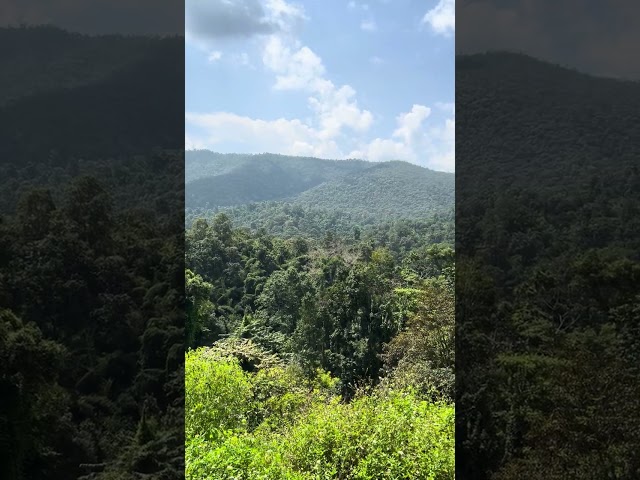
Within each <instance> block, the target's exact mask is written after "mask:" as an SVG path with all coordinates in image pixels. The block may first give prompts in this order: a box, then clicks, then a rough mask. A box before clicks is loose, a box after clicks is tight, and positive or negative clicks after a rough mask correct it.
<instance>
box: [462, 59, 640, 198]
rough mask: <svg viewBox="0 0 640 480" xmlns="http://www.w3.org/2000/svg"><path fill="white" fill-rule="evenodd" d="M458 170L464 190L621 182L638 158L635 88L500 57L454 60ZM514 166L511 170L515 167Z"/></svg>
mask: <svg viewBox="0 0 640 480" xmlns="http://www.w3.org/2000/svg"><path fill="white" fill-rule="evenodd" d="M456 98H457V100H456V103H458V104H459V105H464V106H465V110H462V108H461V110H460V111H461V116H460V117H459V118H458V119H457V123H456V128H457V132H456V133H457V134H458V135H464V141H458V142H457V143H456V159H457V161H458V163H459V166H460V168H458V169H457V172H458V178H459V180H460V181H463V182H468V183H465V185H474V186H475V185H477V186H478V187H480V188H483V186H482V185H483V184H486V183H487V182H489V183H491V184H496V185H501V187H502V186H504V185H511V186H525V185H528V184H530V182H532V181H533V182H535V184H536V187H537V188H541V187H544V188H550V189H552V190H556V191H562V190H563V188H564V186H565V185H567V184H568V183H569V182H568V180H569V179H571V182H570V183H571V185H572V188H573V189H575V188H577V187H578V186H579V185H583V186H588V185H589V182H591V180H593V179H599V178H601V177H602V176H603V174H604V172H607V174H610V173H612V172H613V173H614V174H615V175H619V174H622V175H625V173H624V171H625V169H629V168H633V167H634V166H635V165H637V158H638V155H639V154H640V83H639V82H633V81H623V80H616V79H611V78H600V77H594V76H591V75H587V74H583V73H581V72H578V71H576V70H572V69H569V68H565V67H562V66H560V65H554V64H550V63H547V62H543V61H541V60H537V59H534V58H532V57H529V56H526V55H523V54H515V53H505V52H492V53H486V54H476V55H464V56H459V57H458V58H457V59H456ZM516 165H517V168H514V167H515V166H516Z"/></svg>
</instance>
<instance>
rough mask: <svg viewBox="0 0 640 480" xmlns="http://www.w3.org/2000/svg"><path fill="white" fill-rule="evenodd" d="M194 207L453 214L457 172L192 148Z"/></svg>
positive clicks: (190, 196)
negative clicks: (268, 205) (281, 205)
mask: <svg viewBox="0 0 640 480" xmlns="http://www.w3.org/2000/svg"><path fill="white" fill-rule="evenodd" d="M186 158H187V160H186V173H185V175H186V181H187V184H186V190H187V191H186V204H187V209H212V210H215V209H217V208H218V207H229V206H241V205H248V204H252V203H258V202H265V201H286V203H287V204H290V205H292V206H297V207H302V208H312V207H313V208H318V209H324V210H328V211H340V212H344V213H349V214H356V215H357V214H360V215H368V216H377V217H379V218H424V217H425V215H430V214H442V213H449V212H451V211H452V209H453V203H454V176H453V174H451V173H445V172H436V171H432V170H429V169H426V168H423V167H420V166H418V165H413V164H409V163H407V162H401V161H393V162H380V163H374V162H365V161H362V160H322V159H317V158H308V157H289V156H284V155H273V154H261V155H239V154H226V155H224V154H218V153H213V152H206V151H187V152H186Z"/></svg>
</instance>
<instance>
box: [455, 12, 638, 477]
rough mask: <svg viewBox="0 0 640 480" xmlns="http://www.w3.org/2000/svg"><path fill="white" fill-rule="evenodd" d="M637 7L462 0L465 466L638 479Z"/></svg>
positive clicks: (461, 467)
mask: <svg viewBox="0 0 640 480" xmlns="http://www.w3.org/2000/svg"><path fill="white" fill-rule="evenodd" d="M639 19H640V4H638V2H633V1H623V0H616V1H613V2H595V1H585V2H575V1H571V0H562V1H554V2H551V1H540V2H532V1H527V0H520V1H501V0H474V1H468V0H467V1H463V0H460V1H458V2H457V6H456V26H457V33H456V45H457V50H458V55H457V58H456V97H457V98H456V107H457V122H456V158H457V165H456V255H457V259H456V268H457V272H456V280H457V285H456V302H457V309H456V325H457V334H456V335H457V340H456V390H457V392H456V415H457V417H456V418H457V420H456V422H457V426H456V468H457V478H459V479H464V480H466V479H483V480H484V479H500V480H511V479H513V480H515V479H521V478H526V479H541V480H542V479H545V480H551V479H558V480H559V479H603V478H609V479H627V478H640V460H639V458H640V457H638V454H637V452H638V451H640V420H639V419H640V400H639V399H640V382H639V380H640V370H639V365H640V363H639V362H638V359H640V328H639V326H640V295H639V294H640V288H639V287H638V286H639V285H640V282H639V280H640V220H639V219H640V217H639V215H638V214H639V213H640V176H639V171H638V168H639V166H640V165H639V162H638V160H639V159H640V82H639V79H640V63H639V62H638V60H637V55H635V54H634V53H633V52H634V51H635V49H636V47H637V45H638V43H639V42H638V36H639V33H638V32H639V30H638V29H637V28H636V26H637V25H638V20H639Z"/></svg>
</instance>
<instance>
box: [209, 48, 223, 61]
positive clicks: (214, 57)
mask: <svg viewBox="0 0 640 480" xmlns="http://www.w3.org/2000/svg"><path fill="white" fill-rule="evenodd" d="M221 58H222V52H221V51H220V50H214V51H213V52H211V53H210V54H209V57H208V59H209V62H211V63H215V62H217V61H218V60H220V59H221Z"/></svg>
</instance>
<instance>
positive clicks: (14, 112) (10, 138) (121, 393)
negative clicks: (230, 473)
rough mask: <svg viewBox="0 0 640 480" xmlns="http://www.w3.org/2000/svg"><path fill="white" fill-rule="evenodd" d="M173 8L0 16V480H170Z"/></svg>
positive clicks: (179, 282) (178, 57)
mask: <svg viewBox="0 0 640 480" xmlns="http://www.w3.org/2000/svg"><path fill="white" fill-rule="evenodd" d="M183 29H184V3H183V2H181V1H175V0H154V1H150V0H128V1H124V0H117V1H116V0H110V1H105V0H97V1H94V2H86V1H81V0H68V1H64V2H63V1H54V2H41V1H36V0H26V1H25V0H20V1H18V0H11V1H8V2H3V6H2V8H0V72H1V73H0V391H1V392H2V394H1V395H0V478H2V479H40V478H42V479H44V478H47V479H65V480H66V479H70V478H78V479H85V480H88V479H96V480H97V479H116V478H117V479H140V478H154V479H167V480H168V479H178V478H184V368H183V365H184V354H183V353H184V347H183V339H184V305H183V300H184V274H183V271H184V31H183Z"/></svg>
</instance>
